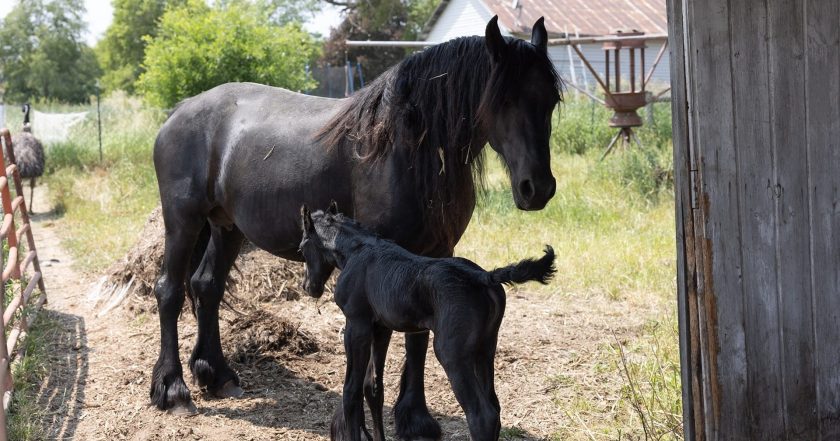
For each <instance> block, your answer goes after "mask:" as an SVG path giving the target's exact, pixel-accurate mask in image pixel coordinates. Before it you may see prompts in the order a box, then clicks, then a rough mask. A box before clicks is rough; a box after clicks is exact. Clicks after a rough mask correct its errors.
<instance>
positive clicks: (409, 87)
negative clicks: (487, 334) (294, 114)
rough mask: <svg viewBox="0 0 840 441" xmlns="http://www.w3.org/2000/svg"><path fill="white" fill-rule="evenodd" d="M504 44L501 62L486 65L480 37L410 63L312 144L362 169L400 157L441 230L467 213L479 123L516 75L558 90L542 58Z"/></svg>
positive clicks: (371, 88)
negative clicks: (538, 78) (347, 155)
mask: <svg viewBox="0 0 840 441" xmlns="http://www.w3.org/2000/svg"><path fill="white" fill-rule="evenodd" d="M506 43H507V45H506V46H507V48H506V52H505V55H504V60H503V61H502V62H501V63H492V62H491V57H490V54H489V53H488V51H487V48H486V44H485V39H484V37H462V38H457V39H454V40H451V41H448V42H446V43H442V44H439V45H436V46H432V47H430V48H428V49H425V50H423V51H421V52H417V53H415V54H413V55H411V56H409V57H408V58H406V59H405V60H403V61H402V62H400V63H399V64H397V65H396V66H393V67H391V68H390V69H389V70H387V71H386V72H385V73H383V74H382V75H380V76H379V77H378V78H377V79H376V80H375V81H373V82H372V83H370V84H369V85H368V86H367V87H365V88H363V89H361V90H359V91H358V92H356V94H355V95H353V96H351V97H349V98H348V99H347V101H346V103H345V104H344V106H343V108H341V109H339V110H338V112H337V113H336V116H334V117H333V118H332V119H331V120H330V121H329V122H328V123H327V124H325V125H324V127H322V128H321V130H320V131H319V132H318V133H317V135H316V137H317V139H318V140H319V141H320V142H321V143H322V144H323V145H325V146H326V147H327V148H330V149H341V150H344V151H349V152H351V153H352V155H354V156H355V157H356V158H357V159H358V160H361V161H362V162H365V163H375V162H377V161H380V160H382V159H384V158H386V157H388V156H389V155H391V154H394V153H403V154H406V155H407V159H408V162H407V164H409V165H410V168H411V172H412V173H413V174H414V176H415V182H416V185H418V186H419V188H417V189H416V190H417V194H418V197H420V198H422V199H421V202H422V204H423V206H424V207H426V208H427V210H426V211H427V216H426V217H427V218H431V219H433V220H435V221H437V222H441V223H442V224H443V225H446V223H447V222H446V219H445V218H446V217H447V215H448V214H456V213H462V212H463V211H460V210H472V208H473V206H472V204H473V202H474V200H475V191H476V189H477V188H480V187H481V184H482V182H483V179H482V177H483V169H484V168H483V164H482V162H483V161H482V159H483V155H481V152H483V147H484V145H485V144H486V143H487V138H486V135H485V130H483V124H485V123H486V122H487V121H488V120H489V116H491V115H492V114H493V112H495V111H496V110H497V109H498V108H499V106H500V105H501V103H502V101H503V100H504V98H505V94H506V92H508V91H509V90H510V89H511V88H513V87H515V86H517V85H519V84H520V83H519V82H520V81H521V80H522V76H521V73H523V72H524V71H525V70H526V69H529V68H532V67H533V66H535V65H536V66H537V68H539V69H545V70H546V71H547V72H550V74H551V75H552V77H553V79H554V80H555V84H557V85H558V87H559V84H560V82H559V79H558V77H557V74H556V72H555V71H554V67H553V65H552V64H551V61H550V60H549V59H548V56H547V55H546V54H545V53H544V52H541V51H539V50H537V49H536V47H535V46H533V45H531V44H530V43H527V42H525V41H523V40H519V39H513V38H506ZM429 209H431V211H430V210H429ZM453 210H454V211H453ZM438 214H440V215H438ZM452 245H454V243H452Z"/></svg>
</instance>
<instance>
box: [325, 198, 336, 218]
mask: <svg viewBox="0 0 840 441" xmlns="http://www.w3.org/2000/svg"><path fill="white" fill-rule="evenodd" d="M327 213H329V214H331V215H333V216H335V215H336V214H338V204H337V203H336V202H335V200H331V201H330V206H329V208H327Z"/></svg>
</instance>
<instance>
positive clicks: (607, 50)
mask: <svg viewBox="0 0 840 441" xmlns="http://www.w3.org/2000/svg"><path fill="white" fill-rule="evenodd" d="M617 36H618V37H641V38H636V39H621V40H613V41H606V42H604V45H603V48H604V66H605V72H604V76H605V77H606V84H605V86H606V87H605V91H606V92H607V94H606V100H605V105H606V106H607V107H608V108H610V109H612V110H613V112H614V113H613V116H612V118H610V127H615V128H617V129H619V130H618V133H616V134H615V136H613V138H612V140H611V141H610V144H609V145H608V146H607V150H606V151H604V154H603V156H601V159H603V158H604V157H605V156H606V155H607V154H609V152H610V151H611V150H612V149H613V147H615V145H616V142H617V141H618V140H619V139H621V143H622V145H623V146H625V147H626V146H629V145H630V140H631V139H633V140H634V141H636V144H638V145H639V146H641V145H642V143H641V142H640V141H639V138H638V137H637V136H636V134H635V133H634V132H633V127H639V126H641V125H642V118H641V117H640V116H639V114H638V113H637V111H638V110H639V109H640V108H642V107H644V106H645V105H646V104H647V93H646V92H645V81H644V80H643V79H642V81H640V84H639V89H638V90H637V89H636V51H637V50H639V51H640V52H641V54H640V57H639V58H640V59H641V71H640V72H641V75H644V71H645V40H644V33H643V32H631V33H619V34H617ZM622 49H624V50H625V52H627V53H628V55H629V57H630V60H629V63H628V67H629V69H630V81H629V83H628V84H627V85H622V82H621V52H622ZM611 53H612V56H613V59H614V60H615V64H614V68H613V73H614V82H613V85H614V89H612V90H611V89H610V76H611V75H610V54H611ZM641 75H640V76H641ZM628 85H629V89H626V88H625V89H622V86H625V87H626V86H628Z"/></svg>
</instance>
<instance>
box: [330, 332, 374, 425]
mask: <svg viewBox="0 0 840 441" xmlns="http://www.w3.org/2000/svg"><path fill="white" fill-rule="evenodd" d="M372 341H373V326H372V325H371V323H370V318H369V317H365V318H360V319H357V320H353V319H351V318H350V317H347V325H346V327H345V329H344V352H345V355H346V358H347V366H346V371H345V373H344V392H343V394H342V403H341V405H342V409H343V416H344V428H345V430H346V431H347V432H348V433H345V434H344V436H345V438H341V437H335V438H334V439H347V440H350V441H361V439H362V430H363V429H364V426H365V411H364V401H363V388H364V382H365V373H366V372H367V367H368V363H369V362H370V353H371V343H372ZM338 416H340V415H339V414H337V415H336V417H338ZM333 424H334V426H340V424H337V423H336V422H333ZM365 435H367V436H368V438H369V437H370V436H369V435H368V434H367V431H366V430H365Z"/></svg>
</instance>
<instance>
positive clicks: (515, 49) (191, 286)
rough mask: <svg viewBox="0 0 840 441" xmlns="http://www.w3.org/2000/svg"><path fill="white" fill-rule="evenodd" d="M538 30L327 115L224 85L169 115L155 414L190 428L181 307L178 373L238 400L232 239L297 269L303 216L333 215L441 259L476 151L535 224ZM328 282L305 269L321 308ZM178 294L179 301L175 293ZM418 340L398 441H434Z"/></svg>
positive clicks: (463, 49) (482, 44)
mask: <svg viewBox="0 0 840 441" xmlns="http://www.w3.org/2000/svg"><path fill="white" fill-rule="evenodd" d="M546 44H547V34H546V30H545V26H544V25H543V21H542V19H540V20H538V21H537V23H536V24H535V25H534V30H533V33H532V36H531V42H526V41H523V40H519V39H513V38H509V37H503V36H502V35H501V33H500V31H499V27H498V24H497V19H496V18H493V19H492V20H491V21H490V22H489V23H488V25H487V30H486V35H485V37H466V38H459V39H456V40H452V41H449V42H447V43H442V44H439V45H436V46H433V47H430V48H428V49H426V50H424V51H422V52H419V53H416V54H414V55H411V56H409V57H408V58H406V59H405V60H404V61H402V62H401V63H400V64H398V65H396V66H394V67H392V68H391V69H390V70H388V71H387V72H385V73H383V74H382V75H381V76H380V77H379V78H377V79H376V80H375V81H373V82H372V83H370V84H369V85H368V86H367V87H365V88H363V89H361V90H360V91H358V92H357V93H356V94H355V95H353V96H351V97H349V98H346V99H341V100H334V99H326V98H318V97H312V96H306V95H301V94H297V93H293V92H290V91H287V90H283V89H279V88H273V87H267V86H262V85H258V84H224V85H221V86H218V87H216V88H214V89H212V90H209V91H207V92H204V93H202V94H200V95H198V96H195V97H193V98H190V99H187V100H185V101H183V102H181V103H180V104H179V105H178V106H177V107H176V109H175V110H174V111H173V112H172V114H171V115H170V116H169V118H168V119H167V121H166V122H165V123H164V125H163V127H162V128H161V130H160V133H159V134H158V136H157V139H156V141H155V148H154V163H155V171H156V172H157V179H158V185H159V189H160V195H161V204H162V206H163V219H164V226H165V251H164V257H163V264H162V269H161V276H160V278H159V279H158V282H157V284H156V286H155V296H156V298H157V302H158V309H159V314H160V330H161V339H160V342H161V346H160V355H159V357H158V360H157V363H156V364H155V367H154V371H153V373H152V381H151V388H150V396H151V400H152V402H153V404H154V405H156V406H157V407H158V408H160V409H167V410H171V411H172V412H173V413H193V412H195V411H196V409H195V406H194V405H193V403H192V400H191V398H190V391H189V389H188V388H187V385H186V384H185V383H184V379H183V372H182V367H181V363H180V360H179V358H178V329H177V326H178V324H177V322H178V316H179V314H180V311H181V308H182V306H183V303H184V298H185V294H186V295H187V296H189V298H190V299H191V300H192V301H193V308H194V313H195V315H196V317H197V322H198V335H197V339H196V343H195V347H194V349H193V351H192V355H191V356H190V361H189V367H190V369H191V370H192V374H193V378H194V380H195V381H196V382H197V383H198V384H199V386H201V387H203V388H206V389H207V391H208V392H209V393H211V394H213V395H216V396H223V397H227V396H234V397H235V396H241V395H242V389H241V388H240V380H239V378H238V376H237V374H236V373H235V372H234V371H233V370H232V369H231V368H230V367H229V366H228V364H227V362H226V360H225V357H224V355H223V354H222V347H221V343H220V337H219V323H218V322H219V304H220V302H221V300H222V296H223V294H224V289H225V280H226V279H227V276H228V273H229V271H230V269H231V267H232V266H233V263H234V260H235V259H236V256H237V255H238V253H239V250H240V247H241V245H242V242H243V240H244V239H246V238H247V239H248V240H249V241H250V242H252V243H253V244H254V245H256V246H258V247H260V248H262V249H264V250H267V251H269V252H271V253H272V254H274V255H277V256H279V257H283V258H286V259H291V260H297V261H300V260H302V256H301V255H300V253H299V252H298V245H299V243H300V227H301V226H300V217H299V214H298V212H299V211H298V210H299V208H300V206H301V205H302V204H304V203H305V204H308V205H310V206H326V205H327V204H328V203H329V202H330V200H332V199H334V200H336V201H337V202H338V203H339V204H340V205H341V206H343V207H347V210H348V214H350V215H352V216H353V217H354V218H356V219H357V220H359V221H360V222H363V223H364V224H365V225H367V226H368V227H369V228H371V229H372V230H373V231H375V232H376V233H377V234H380V235H382V236H383V237H387V238H389V239H392V240H394V241H395V242H396V243H398V244H400V245H401V246H403V247H405V248H406V249H408V250H410V251H412V252H414V253H417V254H420V255H424V256H431V257H442V256H450V255H452V251H453V249H454V247H455V244H456V243H457V242H458V240H459V239H460V237H461V235H462V234H463V232H464V230H465V229H466V227H467V224H468V223H469V221H470V217H471V216H472V211H473V208H474V206H475V191H476V188H477V185H478V184H477V182H476V178H480V173H481V170H482V168H481V158H482V156H481V153H482V150H483V147H484V145H485V144H487V143H488V142H489V144H490V146H491V147H492V148H493V150H495V151H496V152H497V153H498V154H499V155H500V156H501V158H502V160H503V161H504V163H505V166H506V168H507V170H508V171H509V174H510V179H511V187H512V191H513V199H514V201H515V203H516V206H517V207H518V208H520V209H522V210H539V209H541V208H543V207H544V206H545V204H546V203H547V202H548V201H549V199H551V197H552V196H553V195H554V189H555V181H554V177H553V176H552V174H551V169H550V166H549V147H548V141H549V135H550V133H551V113H552V111H553V109H554V107H555V105H556V104H557V103H558V101H559V100H560V82H559V79H558V77H557V74H556V72H555V71H554V69H553V67H552V64H551V62H550V60H549V59H548V55H547V47H546ZM332 269H333V268H332V266H331V265H329V263H327V262H322V263H321V264H315V265H311V266H309V268H308V269H307V271H309V272H310V274H309V275H308V276H309V277H307V279H308V280H312V281H313V283H311V284H307V285H305V286H304V288H305V289H306V290H307V291H308V292H310V293H312V294H320V293H321V292H322V291H323V289H324V283H325V282H326V280H327V278H328V277H329V275H330V273H331V271H332ZM185 288H186V289H185ZM428 339H429V336H428V332H426V333H419V334H411V335H407V336H406V352H407V355H406V362H405V367H404V369H403V374H402V382H401V389H400V393H399V397H398V399H397V403H396V404H395V408H394V413H395V418H396V426H397V433H398V435H399V436H400V438H403V439H412V438H438V437H439V435H440V427H439V425H438V424H437V422H436V421H435V420H434V419H433V418H432V417H431V415H430V414H429V412H428V409H427V408H426V402H425V401H426V400H425V395H424V391H423V365H424V363H425V358H426V349H427V346H428Z"/></svg>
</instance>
